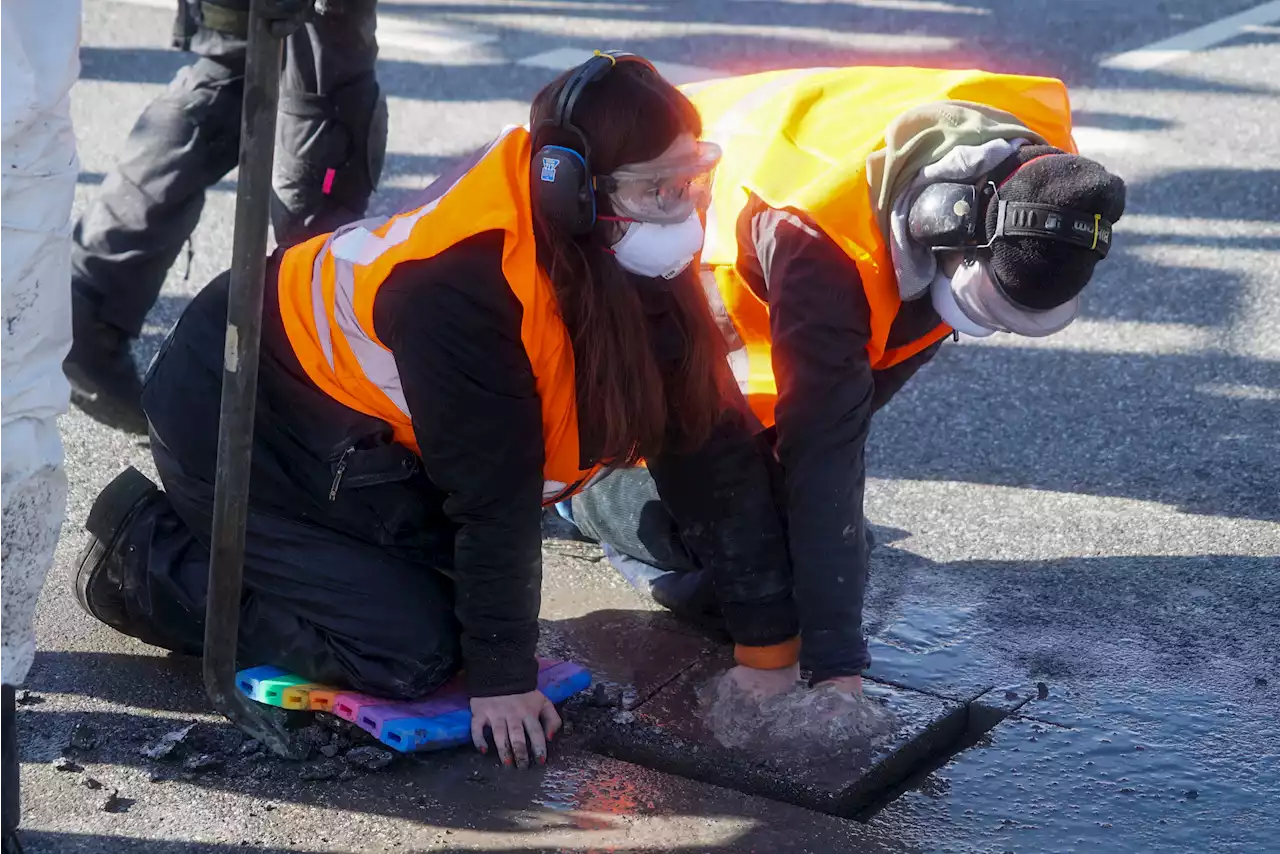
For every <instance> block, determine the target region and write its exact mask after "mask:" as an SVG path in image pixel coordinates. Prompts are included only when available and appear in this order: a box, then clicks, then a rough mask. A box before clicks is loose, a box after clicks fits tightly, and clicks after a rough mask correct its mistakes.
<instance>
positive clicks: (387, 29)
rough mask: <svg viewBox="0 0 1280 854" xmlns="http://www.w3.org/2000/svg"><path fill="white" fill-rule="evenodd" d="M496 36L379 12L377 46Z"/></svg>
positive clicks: (425, 47) (451, 49)
mask: <svg viewBox="0 0 1280 854" xmlns="http://www.w3.org/2000/svg"><path fill="white" fill-rule="evenodd" d="M110 2H112V3H121V4H123V5H126V6H144V7H148V8H151V9H163V10H164V11H166V12H168V13H170V14H173V11H174V8H175V2H176V0H110ZM497 40H498V36H497V35H496V34H493V33H480V32H476V31H475V30H468V29H463V28H461V27H452V26H449V25H447V24H434V23H425V22H423V21H421V20H419V19H417V18H402V17H399V16H395V15H379V16H378V45H379V46H380V47H398V48H403V49H405V50H411V51H414V52H416V53H423V54H428V55H437V56H440V55H449V54H455V53H458V52H459V51H463V50H468V49H470V48H474V47H478V46H479V45H482V44H489V43H491V42H495V41H497Z"/></svg>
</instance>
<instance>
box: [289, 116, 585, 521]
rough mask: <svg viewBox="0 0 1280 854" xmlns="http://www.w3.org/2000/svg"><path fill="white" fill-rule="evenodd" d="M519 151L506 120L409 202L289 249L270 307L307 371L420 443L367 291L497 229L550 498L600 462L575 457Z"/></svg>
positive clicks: (580, 482) (550, 293)
mask: <svg viewBox="0 0 1280 854" xmlns="http://www.w3.org/2000/svg"><path fill="white" fill-rule="evenodd" d="M529 155H530V152H529V134H528V132H526V131H525V130H523V129H521V128H508V129H507V130H505V131H503V133H502V135H501V136H499V137H498V139H496V140H495V141H494V142H493V143H492V144H490V146H489V147H488V148H487V149H486V150H485V151H484V152H483V153H482V154H481V155H480V156H479V157H478V158H477V159H476V161H475V163H474V165H472V166H471V168H470V169H468V170H467V171H466V172H464V173H462V174H460V175H458V176H457V178H456V180H454V181H453V182H452V183H449V184H447V185H443V186H439V187H436V188H433V189H435V190H437V192H435V193H434V194H433V197H429V198H426V199H424V200H423V202H422V204H421V205H420V206H419V207H416V208H414V209H413V210H409V211H405V212H403V213H400V214H397V215H396V216H394V217H390V218H387V217H373V218H369V219H365V220H362V221H360V222H356V223H353V224H351V225H348V226H344V227H343V228H340V229H338V230H337V231H335V232H333V233H332V234H329V235H321V236H319V237H316V238H314V239H312V240H310V241H307V242H306V243H302V244H299V245H298V246H295V247H293V248H292V249H290V250H288V251H287V252H286V253H285V254H284V257H283V258H282V260H281V264H280V275H279V294H280V313H281V315H282V316H283V318H284V327H285V332H286V333H287V335H288V337H289V342H290V344H291V345H292V347H293V350H294V353H295V354H296V355H297V357H298V361H299V362H300V363H301V365H302V368H303V370H305V371H306V373H307V376H308V377H310V378H311V380H312V382H314V383H315V384H316V386H317V387H319V388H320V390H321V391H323V392H324V393H325V394H327V395H329V396H330V397H332V398H333V399H334V400H336V401H338V402H339V403H341V404H343V405H344V406H347V407H349V408H351V409H354V410H356V411H358V412H363V413H365V414H366V415H370V416H373V417H375V418H378V419H381V420H382V421H385V422H387V424H389V425H390V426H391V428H392V430H393V431H394V434H395V438H396V441H398V442H400V443H401V444H403V445H405V446H407V447H409V448H412V449H413V450H414V451H418V452H419V453H420V451H419V446H418V440H417V437H416V436H415V435H414V432H413V422H412V419H411V418H410V414H409V407H408V404H407V403H406V402H405V397H404V390H403V388H402V387H401V383H400V373H399V371H398V370H397V368H396V363H395V356H394V354H393V353H392V352H391V350H390V349H388V348H387V347H386V345H384V344H383V343H382V342H381V341H380V340H378V336H377V333H376V331H375V329H374V324H373V306H374V300H375V298H376V297H377V293H378V290H379V289H380V288H381V287H382V285H383V283H384V282H385V281H386V280H387V277H388V276H389V275H390V274H391V272H392V270H394V269H395V267H396V265H397V264H400V263H403V262H408V261H415V260H421V259H426V258H432V257H434V256H436V255H438V254H440V253H441V252H443V251H445V250H446V249H448V248H449V247H451V246H454V245H456V244H457V243H460V242H462V241H463V240H466V239H467V238H469V237H473V236H475V235H477V234H481V233H483V232H488V231H501V232H502V233H503V250H502V272H503V275H504V277H505V278H506V281H507V284H508V286H509V287H510V288H511V291H512V293H513V294H514V295H515V296H516V298H517V299H518V300H519V301H520V305H521V307H522V310H523V311H522V319H521V326H520V337H521V340H522V341H523V343H524V347H525V352H526V353H527V354H528V356H529V364H530V366H531V367H532V368H533V373H534V378H535V382H536V385H537V389H538V395H539V397H540V399H541V405H542V432H543V444H544V450H545V462H544V467H543V476H544V480H545V484H544V489H543V497H544V500H548V501H551V500H559V499H560V498H563V497H566V496H567V495H569V494H572V493H573V492H574V491H577V490H578V489H580V488H583V486H584V484H585V482H587V481H588V479H589V478H591V477H592V475H593V474H595V473H597V471H598V467H596V468H593V469H589V470H582V469H580V468H579V467H578V466H579V444H578V411H577V394H576V391H575V385H574V373H573V370H574V368H573V347H572V345H571V343H570V341H569V334H568V331H567V330H566V329H565V326H564V324H563V322H562V321H561V320H560V313H559V309H558V307H557V304H556V299H555V292H554V290H553V289H552V285H551V282H550V280H549V279H548V278H547V277H546V275H545V274H544V273H543V271H542V269H541V268H540V267H539V266H538V263H537V250H536V248H535V245H534V238H533V219H532V214H531V211H530V205H529ZM441 184H443V182H441ZM531 438H532V437H531Z"/></svg>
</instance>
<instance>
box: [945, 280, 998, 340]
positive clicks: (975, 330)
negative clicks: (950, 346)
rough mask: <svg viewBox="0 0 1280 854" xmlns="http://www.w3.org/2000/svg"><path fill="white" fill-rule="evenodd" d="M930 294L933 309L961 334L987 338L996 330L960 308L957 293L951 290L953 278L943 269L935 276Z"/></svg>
mask: <svg viewBox="0 0 1280 854" xmlns="http://www.w3.org/2000/svg"><path fill="white" fill-rule="evenodd" d="M957 272H958V271H957ZM929 296H930V297H931V298H932V300H933V310H934V311H936V312H937V313H938V316H939V317H941V318H942V322H943V323H945V324H947V326H950V327H951V328H952V329H954V330H955V331H956V332H959V333H960V334H961V335H969V336H972V337H974V338H986V337H987V336H988V335H990V334H992V333H993V332H995V330H994V329H988V328H987V327H985V326H983V325H981V324H979V323H975V322H974V321H972V320H970V319H969V316H968V315H967V314H965V313H964V310H963V309H961V308H960V304H959V303H957V302H956V295H955V293H954V292H953V291H952V290H951V278H950V277H949V276H946V275H944V274H943V272H942V271H941V270H939V271H938V275H936V276H934V277H933V283H932V284H931V285H930V286H929Z"/></svg>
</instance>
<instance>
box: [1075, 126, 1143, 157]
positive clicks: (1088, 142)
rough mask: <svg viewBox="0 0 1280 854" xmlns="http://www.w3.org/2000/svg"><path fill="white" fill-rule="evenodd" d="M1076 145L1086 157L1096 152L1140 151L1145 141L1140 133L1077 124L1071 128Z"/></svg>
mask: <svg viewBox="0 0 1280 854" xmlns="http://www.w3.org/2000/svg"><path fill="white" fill-rule="evenodd" d="M1071 135H1072V136H1073V137H1075V140H1076V146H1077V147H1078V148H1079V149H1080V153H1081V154H1083V155H1085V156H1086V157H1093V156H1094V155H1096V154H1117V153H1120V152H1123V151H1141V150H1143V149H1145V148H1147V142H1146V140H1145V139H1144V138H1143V137H1142V135H1141V134H1139V133H1136V132H1134V131H1123V130H1108V129H1106V128H1092V127H1087V126H1077V127H1075V128H1073V129H1072V130H1071Z"/></svg>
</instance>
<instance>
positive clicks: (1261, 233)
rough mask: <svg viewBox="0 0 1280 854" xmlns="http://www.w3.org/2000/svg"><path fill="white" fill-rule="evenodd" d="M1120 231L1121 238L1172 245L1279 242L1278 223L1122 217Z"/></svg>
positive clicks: (1146, 216) (1200, 218)
mask: <svg viewBox="0 0 1280 854" xmlns="http://www.w3.org/2000/svg"><path fill="white" fill-rule="evenodd" d="M1122 230H1123V231H1124V233H1125V234H1144V235H1151V236H1155V237H1168V238H1169V242H1170V243H1176V242H1177V238H1179V237H1210V238H1212V237H1234V238H1246V239H1258V238H1262V239H1270V240H1280V223H1276V222H1272V221H1271V220H1267V219H1211V218H1207V217H1206V218H1202V217H1184V216H1156V215H1155V214H1140V213H1125V215H1124V227H1123V229H1122Z"/></svg>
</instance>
